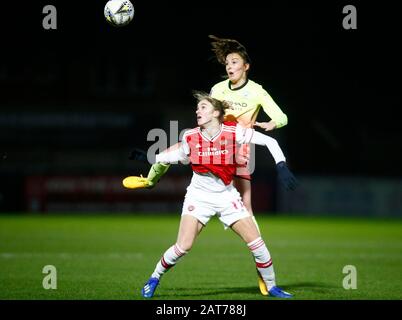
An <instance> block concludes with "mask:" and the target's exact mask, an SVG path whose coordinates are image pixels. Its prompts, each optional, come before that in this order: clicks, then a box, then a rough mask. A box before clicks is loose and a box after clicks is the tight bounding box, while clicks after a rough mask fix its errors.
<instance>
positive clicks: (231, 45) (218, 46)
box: [208, 35, 251, 64]
mask: <svg viewBox="0 0 402 320" xmlns="http://www.w3.org/2000/svg"><path fill="white" fill-rule="evenodd" d="M208 37H209V38H210V39H212V42H211V46H212V51H213V52H214V53H215V55H216V59H217V60H218V62H219V63H221V64H225V63H226V57H227V55H228V54H230V53H238V54H239V55H240V57H242V58H243V60H244V62H246V63H248V64H251V59H250V57H249V56H248V54H247V50H246V48H245V47H244V46H243V45H242V44H241V43H240V42H238V41H236V40H233V39H222V38H218V37H216V36H214V35H209V36H208Z"/></svg>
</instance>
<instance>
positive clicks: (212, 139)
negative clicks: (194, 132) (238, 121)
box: [198, 123, 222, 142]
mask: <svg viewBox="0 0 402 320" xmlns="http://www.w3.org/2000/svg"><path fill="white" fill-rule="evenodd" d="M198 132H199V133H200V135H201V137H202V138H203V139H204V140H206V141H208V142H214V141H215V140H216V138H217V137H219V136H220V134H221V133H222V123H221V124H220V128H219V131H218V132H217V133H216V134H215V135H214V136H213V137H211V138H209V137H207V136H206V135H204V134H203V133H202V131H201V127H198Z"/></svg>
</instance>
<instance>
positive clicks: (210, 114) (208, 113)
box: [195, 100, 219, 127]
mask: <svg viewBox="0 0 402 320" xmlns="http://www.w3.org/2000/svg"><path fill="white" fill-rule="evenodd" d="M195 114H196V115H197V124H198V125H199V126H200V127H201V126H205V125H207V124H208V123H211V122H212V120H213V119H215V118H217V117H218V116H219V112H218V111H216V110H215V109H214V107H213V105H212V104H211V103H210V102H209V101H208V100H201V101H200V102H198V104H197V110H196V111H195Z"/></svg>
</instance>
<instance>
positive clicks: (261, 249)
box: [247, 237, 275, 291]
mask: <svg viewBox="0 0 402 320" xmlns="http://www.w3.org/2000/svg"><path fill="white" fill-rule="evenodd" d="M247 246H248V248H249V249H250V251H251V253H252V254H253V256H254V260H255V264H256V266H257V270H258V272H259V273H260V275H261V277H262V279H263V280H264V282H265V284H266V286H267V289H268V291H269V290H270V289H271V288H272V287H274V286H275V272H274V266H273V265H272V259H271V255H270V254H269V251H268V248H267V246H266V245H265V242H264V240H262V239H261V237H258V238H257V239H255V240H254V241H251V242H250V243H247Z"/></svg>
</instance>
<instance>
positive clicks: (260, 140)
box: [236, 126, 299, 190]
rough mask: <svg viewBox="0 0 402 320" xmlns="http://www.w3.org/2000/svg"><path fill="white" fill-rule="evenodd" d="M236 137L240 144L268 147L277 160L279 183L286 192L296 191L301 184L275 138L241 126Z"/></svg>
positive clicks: (238, 127)
mask: <svg viewBox="0 0 402 320" xmlns="http://www.w3.org/2000/svg"><path fill="white" fill-rule="evenodd" d="M236 137H237V140H238V142H239V143H253V144H258V145H261V146H266V147H267V148H268V150H269V152H270V153H271V154H272V157H273V158H274V160H275V163H276V170H277V173H278V177H279V181H280V182H281V184H282V185H283V187H284V188H285V189H286V190H294V189H296V187H297V186H298V184H299V183H298V181H297V179H296V178H295V176H294V175H293V173H292V172H291V171H290V170H289V168H288V166H287V164H286V158H285V155H284V154H283V151H282V149H281V147H280V146H279V144H278V142H277V141H276V140H275V139H274V138H272V137H270V136H267V135H265V134H262V133H260V132H257V131H255V130H254V129H251V128H248V129H245V128H241V127H240V126H237V129H236Z"/></svg>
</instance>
